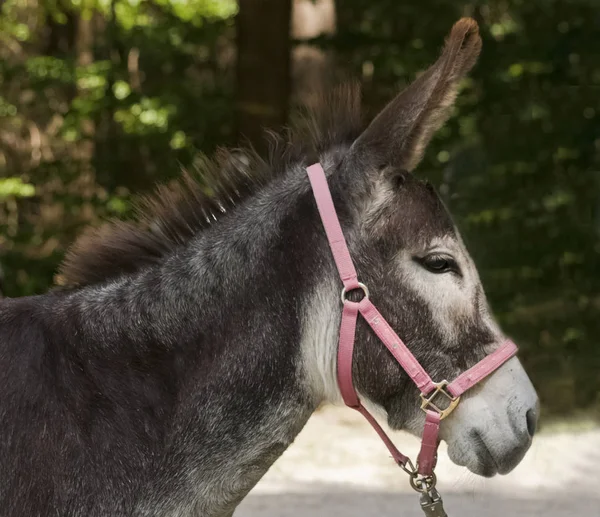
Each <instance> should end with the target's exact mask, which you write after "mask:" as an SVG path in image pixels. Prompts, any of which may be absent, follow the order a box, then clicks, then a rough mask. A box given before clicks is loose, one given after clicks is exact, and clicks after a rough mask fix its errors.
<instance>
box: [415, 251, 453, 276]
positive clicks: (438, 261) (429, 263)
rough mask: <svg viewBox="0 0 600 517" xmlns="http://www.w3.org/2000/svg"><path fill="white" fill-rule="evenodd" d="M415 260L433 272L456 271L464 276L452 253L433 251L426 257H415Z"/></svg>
mask: <svg viewBox="0 0 600 517" xmlns="http://www.w3.org/2000/svg"><path fill="white" fill-rule="evenodd" d="M414 260H415V261H416V262H417V263H419V264H420V265H421V266H422V267H424V268H425V269H427V270H428V271H430V272H431V273H435V274H442V273H455V274H457V275H458V276H462V273H461V271H460V268H459V267H458V264H457V263H456V260H454V258H453V257H451V256H450V255H445V254H441V253H431V254H429V255H425V256H424V257H415V258H414Z"/></svg>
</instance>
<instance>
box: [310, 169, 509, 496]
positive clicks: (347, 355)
mask: <svg viewBox="0 0 600 517" xmlns="http://www.w3.org/2000/svg"><path fill="white" fill-rule="evenodd" d="M307 172H308V177H309V180H310V184H311V186H312V190H313V194H314V196H315V200H316V202H317V207H318V209H319V214H320V215H321V220H322V222H323V226H324V227H325V233H326V234H327V239H328V240H329V245H330V247H331V252H332V253H333V258H334V260H335V264H336V266H337V269H338V272H339V274H340V278H341V279H342V283H343V284H344V288H343V289H342V303H343V311H342V322H341V325H340V339H339V346H338V358H337V359H338V361H337V372H338V384H339V387H340V392H341V394H342V398H343V399H344V402H345V403H346V405H347V406H349V407H351V408H352V409H355V410H357V411H358V412H360V413H361V414H362V415H363V416H364V417H365V418H366V419H367V420H368V422H369V423H370V424H371V426H372V427H373V428H374V429H375V431H377V434H379V436H380V437H381V439H382V440H383V443H384V444H385V446H386V447H387V448H388V450H389V451H390V453H391V455H392V457H393V458H394V460H395V461H396V463H398V465H399V466H400V467H401V468H402V469H403V470H405V471H406V472H408V473H409V474H410V476H411V484H412V485H413V487H414V488H416V489H417V490H419V491H425V490H429V488H433V485H435V478H434V474H433V469H434V468H435V464H436V460H437V448H438V444H439V440H438V432H439V427H440V422H441V420H443V419H444V418H445V417H447V416H448V415H449V414H450V413H451V412H452V411H453V410H454V409H455V408H456V406H457V405H458V403H459V402H460V396H461V395H462V394H463V393H464V392H465V391H467V390H468V389H470V388H472V387H473V386H475V385H476V384H477V383H478V382H480V381H481V380H483V379H484V378H485V377H487V376H488V375H490V374H491V373H492V372H494V371H495V370H496V369H498V368H499V367H500V366H501V365H503V364H504V363H505V362H506V361H508V359H510V358H511V357H513V356H514V355H515V354H516V353H517V346H516V345H515V344H514V343H513V342H512V341H506V342H505V343H504V344H502V346H500V347H499V348H498V349H497V350H496V351H494V352H493V353H491V354H490V355H488V356H487V357H485V358H484V359H483V360H482V361H480V362H479V363H477V364H476V365H475V366H473V367H472V368H470V369H469V370H467V371H466V372H464V373H462V374H461V375H459V376H458V377H457V378H456V379H454V381H452V382H450V383H448V382H447V381H441V382H437V383H436V382H433V381H432V380H431V377H429V375H428V374H427V372H426V371H425V370H424V369H423V367H422V366H421V365H420V364H419V362H418V361H417V360H416V358H415V356H414V355H413V354H412V353H411V351H410V350H409V349H408V347H407V346H406V345H405V344H404V343H403V342H402V340H401V339H400V338H399V337H398V335H397V334H396V333H395V332H394V331H393V330H392V328H391V327H390V325H389V324H388V323H387V321H386V320H385V318H384V317H383V316H382V315H381V314H380V313H379V311H378V310H377V309H376V308H375V306H374V305H373V303H372V302H371V300H370V299H369V291H368V289H367V287H366V286H365V285H364V284H362V283H360V282H359V281H358V277H357V274H356V270H355V269H354V264H353V263H352V258H351V257H350V252H349V251H348V246H347V245H346V240H345V239H344V234H343V233H342V228H341V226H340V222H339V220H338V217H337V214H336V211H335V207H334V205H333V200H332V199H331V193H330V192H329V186H328V185H327V178H326V177H325V172H324V171H323V167H321V164H319V163H316V164H314V165H311V166H310V167H308V169H307ZM354 289H361V290H362V291H363V293H364V297H363V299H362V300H361V301H360V302H353V301H350V300H348V299H347V298H346V293H347V292H349V291H352V290H354ZM359 313H360V314H361V315H362V317H363V318H364V319H365V320H366V322H367V323H368V324H369V326H370V327H371V328H372V329H373V331H374V332H375V334H377V336H378V337H379V339H380V340H381V341H382V342H383V344H384V345H385V346H386V347H387V349H388V350H389V351H390V352H391V354H392V355H393V356H394V358H395V359H396V361H398V362H399V363H400V366H402V368H403V369H404V371H405V372H406V373H407V374H408V375H409V377H410V378H411V379H412V380H413V382H414V383H415V384H416V385H417V388H419V390H420V392H421V401H422V402H421V409H423V411H425V414H426V416H425V428H424V430H423V437H422V441H421V450H420V452H419V455H418V458H417V468H415V467H414V466H413V465H412V462H411V461H410V459H409V458H408V457H407V456H405V455H404V454H402V453H401V452H400V451H399V450H398V449H397V448H396V446H395V445H394V444H393V443H392V441H391V440H390V439H389V437H388V436H387V435H386V434H385V432H384V430H383V429H382V428H381V426H380V425H379V424H378V423H377V421H376V420H375V418H373V416H372V415H371V414H370V413H369V412H368V411H367V409H366V408H365V407H364V406H363V405H362V404H361V402H360V399H359V398H358V395H357V393H356V390H355V389H354V385H353V383H352V355H353V350H354V339H355V331H356V321H357V319H358V314H359ZM438 396H441V397H443V398H444V399H446V401H447V404H448V405H447V407H446V408H445V409H441V408H439V407H438V406H437V405H436V404H435V399H436V398H437V397H438ZM417 476H421V479H420V480H418V479H417ZM432 480H433V481H432ZM421 483H424V484H423V485H422V486H421Z"/></svg>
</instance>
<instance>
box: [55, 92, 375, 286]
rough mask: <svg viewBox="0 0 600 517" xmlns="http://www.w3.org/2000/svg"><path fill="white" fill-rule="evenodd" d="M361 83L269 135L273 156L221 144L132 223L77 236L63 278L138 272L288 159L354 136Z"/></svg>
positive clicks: (89, 280) (149, 201)
mask: <svg viewBox="0 0 600 517" xmlns="http://www.w3.org/2000/svg"><path fill="white" fill-rule="evenodd" d="M360 97H361V92H360V85H359V84H358V83H349V84H345V85H342V86H339V87H338V88H336V89H334V90H333V91H332V92H330V93H328V94H322V95H318V96H316V97H315V102H314V103H313V104H312V106H311V108H310V109H307V110H306V111H305V113H304V114H302V116H301V117H300V118H299V121H298V122H297V123H296V124H295V126H294V127H293V128H292V129H289V130H287V131H285V132H284V134H282V135H279V134H276V133H272V132H270V133H268V135H267V137H269V138H270V140H271V146H270V156H269V159H268V160H267V161H265V160H263V159H262V158H261V157H260V156H259V155H258V154H257V153H256V152H255V151H254V150H253V149H252V148H251V147H248V148H245V149H239V150H234V151H229V150H226V149H220V150H219V152H218V153H217V154H216V156H215V158H214V159H212V160H210V159H208V158H204V159H203V160H202V162H201V165H199V166H198V168H197V170H196V171H194V172H187V171H185V172H184V173H183V174H182V176H181V178H180V179H179V180H178V181H176V182H174V183H173V184H172V185H160V186H158V187H157V188H156V190H155V191H154V192H153V193H151V194H150V195H147V196H145V197H142V198H141V199H140V200H139V201H138V202H137V203H136V204H135V218H134V220H133V221H119V220H113V221H110V222H109V223H107V224H105V225H103V226H101V227H100V228H96V229H91V230H88V231H87V232H85V233H84V234H83V235H81V236H80V237H79V239H78V240H77V241H76V242H75V244H74V245H73V246H72V247H71V249H70V250H69V251H68V253H67V255H66V258H65V260H64V262H63V264H62V265H61V268H60V278H61V283H63V284H65V285H68V286H72V285H88V284H94V283H98V282H101V281H103V280H106V279H108V278H112V277H115V276H119V275H121V274H126V273H133V272H135V271H137V270H139V269H141V268H143V267H145V266H148V265H151V264H155V263H157V262H159V261H160V260H161V259H162V258H163V257H164V256H166V255H167V254H169V253H170V252H171V251H173V250H174V249H175V248H177V247H178V246H181V245H184V244H185V243H186V242H187V241H188V240H189V239H190V238H192V237H193V236H194V235H195V234H197V233H198V232H200V231H202V230H203V229H205V228H206V227H207V226H209V225H210V224H211V223H212V222H214V221H216V220H217V218H218V217H219V215H220V214H222V213H224V212H225V211H227V210H230V209H233V208H234V207H235V206H236V204H238V203H241V202H242V201H243V200H244V199H246V198H248V197H250V196H251V195H252V194H254V193H255V192H256V191H257V190H259V189H260V188H262V187H263V186H264V185H265V183H267V182H268V181H270V180H271V179H273V178H274V177H275V176H277V175H279V174H282V173H284V172H285V170H286V169H287V167H288V166H289V164H290V163H296V162H298V161H299V160H306V158H307V157H309V159H312V158H310V157H314V159H315V160H316V159H317V156H318V155H319V154H320V153H321V152H323V151H324V150H329V149H332V148H335V147H336V146H341V145H343V144H346V143H347V142H351V141H353V140H354V139H355V138H357V137H358V135H360V133H361V131H362V130H363V129H364V125H363V123H362V114H361V103H360Z"/></svg>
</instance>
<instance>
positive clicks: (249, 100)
mask: <svg viewBox="0 0 600 517" xmlns="http://www.w3.org/2000/svg"><path fill="white" fill-rule="evenodd" d="M291 6H292V2H291V0H239V13H238V16H237V48H238V58H237V133H238V137H242V138H244V137H245V138H248V139H249V140H250V142H251V143H252V144H253V145H254V146H255V147H256V148H257V149H258V150H259V151H264V150H265V147H266V142H265V140H264V138H263V128H271V129H277V128H279V127H280V126H282V125H283V124H285V122H286V120H287V111H288V104H289V97H290V86H291V79H290V46H291V44H290V19H291V12H292V7H291Z"/></svg>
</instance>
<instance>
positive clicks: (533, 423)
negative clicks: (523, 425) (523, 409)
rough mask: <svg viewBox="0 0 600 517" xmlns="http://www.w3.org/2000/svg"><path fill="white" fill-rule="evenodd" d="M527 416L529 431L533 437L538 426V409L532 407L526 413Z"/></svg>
mask: <svg viewBox="0 0 600 517" xmlns="http://www.w3.org/2000/svg"><path fill="white" fill-rule="evenodd" d="M525 418H526V420H527V432H528V433H529V436H530V437H531V438H533V435H534V434H535V429H536V427H537V411H536V410H535V409H530V410H529V411H527V413H526V414H525Z"/></svg>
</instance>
